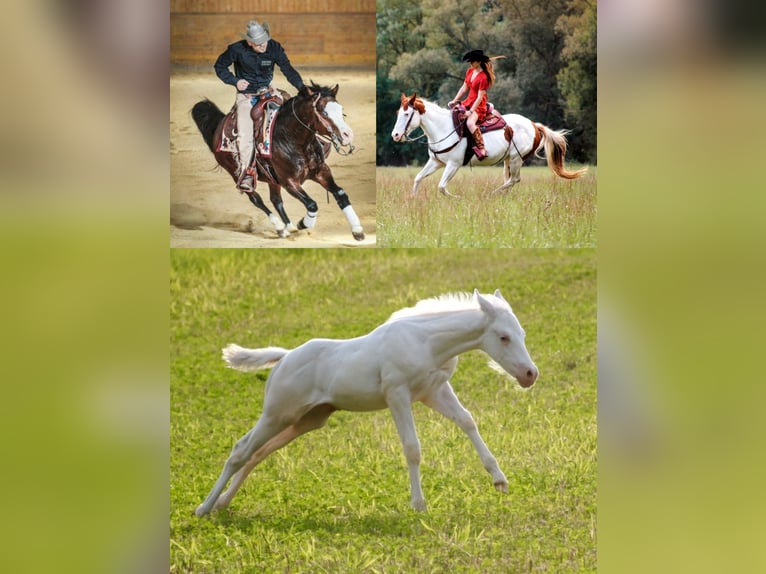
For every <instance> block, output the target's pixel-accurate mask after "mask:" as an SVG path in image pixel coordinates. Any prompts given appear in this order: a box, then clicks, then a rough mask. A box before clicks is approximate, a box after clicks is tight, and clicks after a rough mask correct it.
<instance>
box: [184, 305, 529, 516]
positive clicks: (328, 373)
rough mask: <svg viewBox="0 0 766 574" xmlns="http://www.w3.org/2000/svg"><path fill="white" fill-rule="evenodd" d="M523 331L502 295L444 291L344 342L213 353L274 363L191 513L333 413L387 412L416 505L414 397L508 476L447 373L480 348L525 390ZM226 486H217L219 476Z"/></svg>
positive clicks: (503, 486) (503, 483)
mask: <svg viewBox="0 0 766 574" xmlns="http://www.w3.org/2000/svg"><path fill="white" fill-rule="evenodd" d="M525 335H526V334H525V332H524V329H522V328H521V325H520V324H519V321H518V320H517V319H516V316H515V315H514V314H513V312H512V311H511V307H510V305H508V303H507V302H506V301H505V299H503V296H502V295H501V294H500V291H495V294H494V295H486V296H485V295H481V294H479V292H478V291H474V293H473V295H468V294H460V295H446V296H442V297H438V298H435V299H426V300H423V301H420V302H419V303H418V304H417V305H416V306H415V307H412V308H407V309H403V310H401V311H397V312H396V313H394V314H393V315H391V317H390V318H389V319H388V321H386V322H385V323H384V324H383V325H380V326H379V327H377V328H376V329H375V330H373V331H372V332H371V333H369V334H367V335H363V336H361V337H356V338H354V339H345V340H335V339H312V340H310V341H308V342H307V343H304V344H303V345H300V346H299V347H296V348H295V349H292V350H287V349H282V348H280V347H268V348H265V349H244V348H242V347H239V346H237V345H229V346H228V347H226V348H225V349H224V350H223V358H224V360H225V361H226V362H227V363H228V364H229V366H231V367H233V368H235V369H239V370H242V371H254V370H257V369H263V368H268V367H272V366H273V367H274V369H273V370H272V371H271V373H270V374H269V378H268V380H267V381H266V391H265V396H264V401H263V413H262V414H261V417H260V419H259V420H258V422H257V423H256V425H255V426H254V427H253V428H252V429H251V430H250V432H248V433H247V434H246V435H244V436H243V437H242V438H241V439H239V441H238V442H237V443H236V444H235V445H234V448H233V449H232V452H231V455H230V456H229V458H228V460H227V461H226V463H225V464H224V467H223V471H222V472H221V475H220V476H219V478H218V481H217V482H216V483H215V485H214V486H213V489H212V490H211V491H210V494H209V495H208V496H207V498H206V499H205V500H204V502H203V503H202V504H200V505H199V507H197V510H196V514H197V515H198V516H203V515H205V514H208V513H209V512H210V511H212V510H214V509H219V508H225V507H226V506H228V504H229V503H230V502H231V499H232V498H233V497H234V495H235V494H236V492H237V490H239V487H240V486H241V485H242V482H243V481H244V480H245V478H246V477H247V475H248V474H249V473H250V471H251V470H253V468H255V466H256V465H257V464H258V463H260V462H261V461H262V460H263V459H264V458H266V457H267V456H268V455H269V454H271V453H272V452H274V451H275V450H277V449H279V448H281V447H283V446H285V445H286V444H287V443H289V442H290V441H292V440H293V439H295V438H297V437H299V436H300V435H302V434H304V433H306V432H308V431H311V430H315V429H318V428H320V427H322V426H324V424H325V423H326V422H327V419H328V418H329V417H330V415H331V414H332V413H333V412H335V411H337V410H348V411H372V410H379V409H384V408H386V407H387V408H389V409H391V415H392V416H393V419H394V422H395V424H396V429H397V431H398V433H399V437H400V438H401V441H402V445H403V447H404V455H405V458H406V460H407V465H408V467H409V474H410V487H411V494H412V497H411V504H412V507H413V508H414V509H415V510H425V508H426V502H425V498H424V497H423V491H422V489H421V486H420V442H419V440H418V436H417V434H416V432H415V423H414V420H413V418H412V403H413V402H414V401H421V402H423V403H425V404H426V405H428V406H429V407H431V408H432V409H434V410H436V411H438V412H440V413H442V414H443V415H444V416H446V417H447V418H449V419H450V420H452V421H454V422H455V423H456V424H457V425H458V426H459V427H460V428H461V429H462V430H463V431H464V432H465V433H466V434H467V435H468V438H470V440H471V442H472V443H473V445H474V447H475V448H476V450H477V452H478V453H479V457H480V458H481V461H482V463H483V464H484V467H485V468H486V469H487V471H488V472H489V473H490V474H491V475H492V481H493V482H494V485H495V487H496V488H497V489H498V490H500V491H501V492H508V480H507V479H506V477H505V475H504V474H503V472H502V471H501V470H500V468H499V467H498V465H497V460H496V459H495V457H494V456H493V455H492V453H491V452H490V451H489V449H488V448H487V445H486V444H485V443H484V441H483V440H482V438H481V436H480V435H479V431H478V430H477V427H476V423H475V422H474V420H473V417H472V416H471V414H470V413H469V412H468V411H467V410H466V409H465V408H463V406H462V405H461V404H460V401H459V400H458V398H457V396H456V395H455V393H454V391H453V390H452V386H451V385H450V383H449V379H450V377H451V376H452V374H453V373H454V372H455V368H456V367H457V361H458V358H457V356H458V355H459V354H461V353H464V352H466V351H469V350H471V349H481V350H482V351H484V352H485V353H487V354H488V355H489V356H490V357H492V359H493V360H494V361H495V362H496V363H497V364H499V365H500V366H501V367H502V368H503V369H504V370H505V371H506V372H508V373H510V374H511V375H513V376H514V377H515V378H516V380H517V381H518V382H519V384H520V385H521V386H522V387H525V388H526V387H530V386H532V385H533V384H534V382H535V380H536V379H537V376H538V370H537V367H536V366H535V364H534V363H533V362H532V359H530V357H529V353H528V352H527V349H526V346H525V344H524V338H525ZM232 477H234V478H233V480H232V483H231V486H229V488H228V490H226V492H223V489H224V488H225V486H226V484H227V483H228V482H229V479H231V478H232Z"/></svg>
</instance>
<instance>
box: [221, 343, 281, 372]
mask: <svg viewBox="0 0 766 574" xmlns="http://www.w3.org/2000/svg"><path fill="white" fill-rule="evenodd" d="M289 352H290V350H289V349H283V348H282V347H266V348H264V349H245V348H244V347H240V346H239V345H234V344H231V345H228V346H227V347H226V348H224V350H223V360H224V361H226V364H227V365H229V366H230V367H231V368H232V369H237V370H239V371H257V370H259V369H270V368H271V367H273V366H274V365H276V364H277V363H278V362H279V360H280V359H281V358H282V357H284V356H285V355H286V354H287V353H289Z"/></svg>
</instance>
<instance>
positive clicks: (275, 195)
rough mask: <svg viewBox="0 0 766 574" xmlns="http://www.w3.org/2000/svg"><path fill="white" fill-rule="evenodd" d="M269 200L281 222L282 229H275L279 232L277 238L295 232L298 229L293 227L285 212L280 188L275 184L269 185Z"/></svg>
mask: <svg viewBox="0 0 766 574" xmlns="http://www.w3.org/2000/svg"><path fill="white" fill-rule="evenodd" d="M269 198H270V199H271V204H272V205H273V206H274V209H276V210H277V213H278V214H279V217H280V219H281V220H282V221H281V223H282V226H281V227H282V229H277V230H278V231H279V236H280V237H287V236H288V235H290V232H291V231H297V230H298V228H297V227H295V225H293V223H292V222H291V221H290V218H289V217H288V216H287V212H286V211H285V204H284V202H283V201H282V186H280V185H279V184H277V183H269Z"/></svg>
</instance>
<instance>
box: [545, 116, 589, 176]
mask: <svg viewBox="0 0 766 574" xmlns="http://www.w3.org/2000/svg"><path fill="white" fill-rule="evenodd" d="M535 128H537V129H538V130H539V131H540V133H541V134H542V138H541V139H540V144H539V145H538V146H537V149H536V150H535V155H536V156H537V157H541V156H540V155H539V152H540V150H541V149H543V148H545V159H546V161H547V162H548V167H549V168H551V170H552V171H553V173H555V174H556V175H557V176H559V177H563V178H565V179H575V178H577V177H580V176H581V175H582V174H584V173H585V172H586V171H588V168H587V167H584V168H582V169H578V170H577V171H568V170H567V169H566V168H565V167H564V156H565V155H566V153H567V138H566V136H567V134H568V133H569V131H568V130H558V131H556V130H552V129H550V128H548V127H546V126H544V125H543V124H535Z"/></svg>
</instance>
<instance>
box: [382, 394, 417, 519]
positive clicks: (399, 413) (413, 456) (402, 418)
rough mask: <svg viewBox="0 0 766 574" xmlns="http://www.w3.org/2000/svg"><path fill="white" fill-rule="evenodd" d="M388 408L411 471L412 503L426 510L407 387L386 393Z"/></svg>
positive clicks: (413, 505) (415, 433)
mask: <svg viewBox="0 0 766 574" xmlns="http://www.w3.org/2000/svg"><path fill="white" fill-rule="evenodd" d="M386 401H387V403H388V408H390V409H391V416H392V417H393V418H394V423H395V424H396V430H397V431H398V433H399V438H400V439H401V441H402V447H403V448H404V458H405V459H406V460H407V468H408V470H409V473H410V493H411V498H410V504H411V505H412V508H414V509H415V510H417V511H420V512H422V511H425V510H426V500H425V497H424V496H423V488H422V487H421V485H420V440H418V435H417V432H416V431H415V420H414V419H413V418H412V399H411V397H410V393H409V391H408V390H407V389H406V387H398V388H396V389H394V390H393V391H392V392H389V393H388V394H387V395H386Z"/></svg>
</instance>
